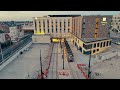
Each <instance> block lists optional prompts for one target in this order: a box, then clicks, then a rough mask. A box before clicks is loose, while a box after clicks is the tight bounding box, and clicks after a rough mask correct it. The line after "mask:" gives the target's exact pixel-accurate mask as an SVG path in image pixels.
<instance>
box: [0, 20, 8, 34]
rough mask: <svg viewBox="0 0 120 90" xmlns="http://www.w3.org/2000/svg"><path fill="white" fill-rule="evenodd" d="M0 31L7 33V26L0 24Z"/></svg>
mask: <svg viewBox="0 0 120 90" xmlns="http://www.w3.org/2000/svg"><path fill="white" fill-rule="evenodd" d="M0 30H2V31H4V32H6V33H9V26H7V25H6V24H4V23H2V22H1V23H0Z"/></svg>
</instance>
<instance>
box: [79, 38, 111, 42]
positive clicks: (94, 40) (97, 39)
mask: <svg viewBox="0 0 120 90" xmlns="http://www.w3.org/2000/svg"><path fill="white" fill-rule="evenodd" d="M110 39H111V38H81V40H82V41H83V42H85V43H91V42H96V41H102V40H110Z"/></svg>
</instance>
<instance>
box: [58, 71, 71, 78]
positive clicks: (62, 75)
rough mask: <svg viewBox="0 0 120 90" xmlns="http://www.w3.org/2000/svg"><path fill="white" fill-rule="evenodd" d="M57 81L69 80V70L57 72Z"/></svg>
mask: <svg viewBox="0 0 120 90" xmlns="http://www.w3.org/2000/svg"><path fill="white" fill-rule="evenodd" d="M58 77H59V79H71V73H70V70H58Z"/></svg>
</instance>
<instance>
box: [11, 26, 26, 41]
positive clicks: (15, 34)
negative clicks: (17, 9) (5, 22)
mask: <svg viewBox="0 0 120 90" xmlns="http://www.w3.org/2000/svg"><path fill="white" fill-rule="evenodd" d="M9 30H10V33H9V34H10V37H11V40H12V41H17V40H19V39H20V38H22V37H24V31H23V30H22V28H21V26H19V25H14V26H10V27H9Z"/></svg>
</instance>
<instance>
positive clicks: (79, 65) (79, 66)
mask: <svg viewBox="0 0 120 90" xmlns="http://www.w3.org/2000/svg"><path fill="white" fill-rule="evenodd" d="M81 66H86V65H85V64H77V67H78V68H79V69H80V71H81V72H82V74H83V76H84V77H85V78H86V79H89V78H88V76H87V75H86V74H85V72H84V71H83V69H82V68H81Z"/></svg>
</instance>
